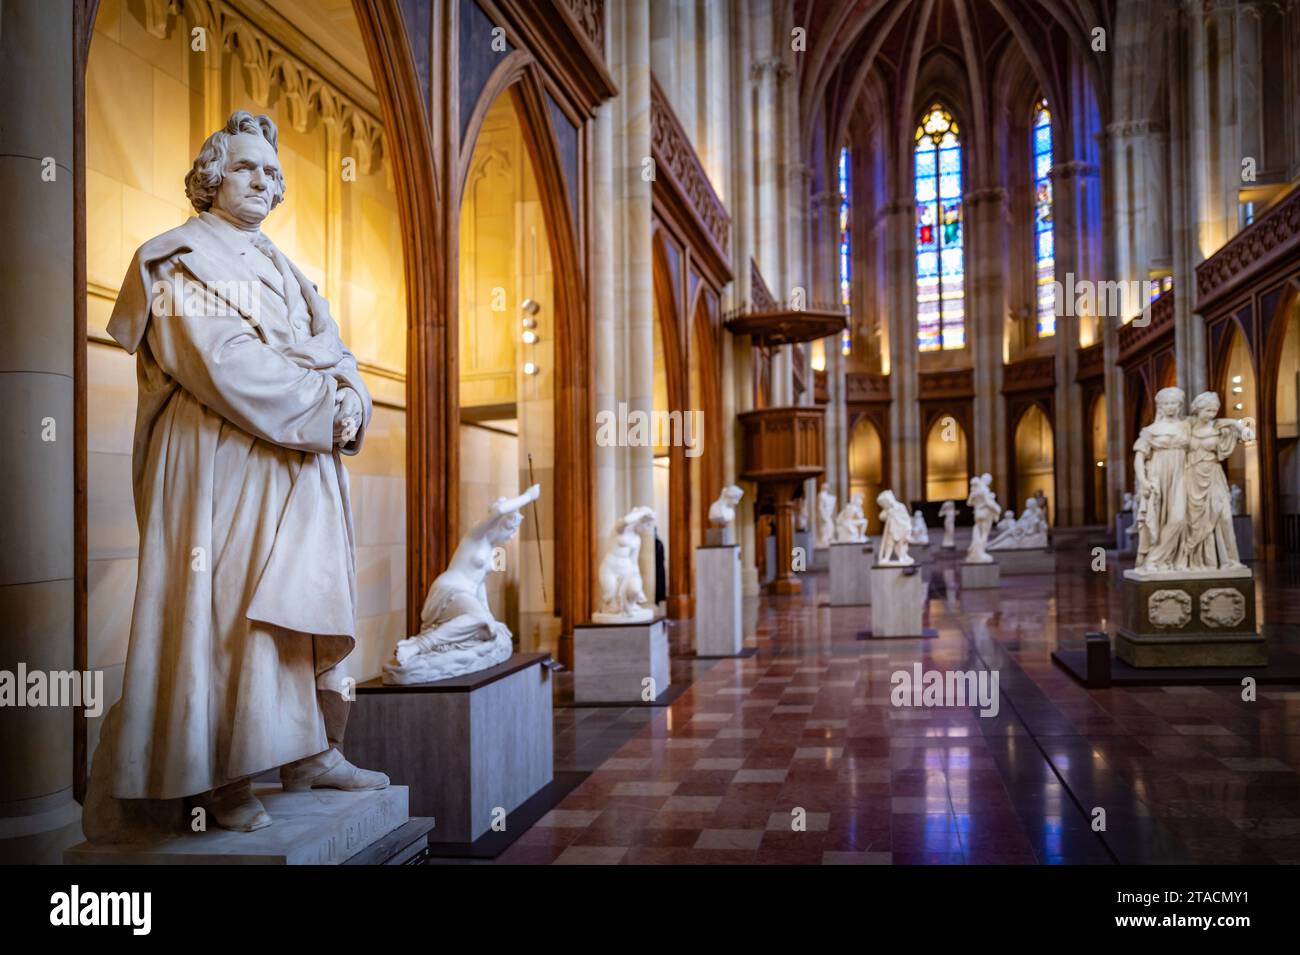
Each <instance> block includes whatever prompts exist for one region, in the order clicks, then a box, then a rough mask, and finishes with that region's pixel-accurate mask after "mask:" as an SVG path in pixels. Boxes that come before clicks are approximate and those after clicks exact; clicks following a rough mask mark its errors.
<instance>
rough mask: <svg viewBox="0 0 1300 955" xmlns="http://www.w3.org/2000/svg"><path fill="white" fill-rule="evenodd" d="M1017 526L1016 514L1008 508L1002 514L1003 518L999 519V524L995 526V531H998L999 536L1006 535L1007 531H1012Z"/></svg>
mask: <svg viewBox="0 0 1300 955" xmlns="http://www.w3.org/2000/svg"><path fill="white" fill-rule="evenodd" d="M1015 526H1016V512H1015V511H1013V510H1012V509H1011V508H1009V507H1008V508H1007V509H1006V510H1005V511H1003V512H1002V516H1001V517H1000V518H998V522H997V523H996V524H995V525H993V529H994V530H995V531H997V532H998V533H999V534H1002V533H1005V532H1006V531H1009V530H1011V528H1013V527H1015Z"/></svg>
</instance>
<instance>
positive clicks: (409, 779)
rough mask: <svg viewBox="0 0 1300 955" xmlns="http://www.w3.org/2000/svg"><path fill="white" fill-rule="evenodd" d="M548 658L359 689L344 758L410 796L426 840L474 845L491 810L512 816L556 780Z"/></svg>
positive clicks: (523, 656)
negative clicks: (429, 828) (426, 826)
mask: <svg viewBox="0 0 1300 955" xmlns="http://www.w3.org/2000/svg"><path fill="white" fill-rule="evenodd" d="M549 659H550V654H547V653H516V654H515V655H513V656H512V657H510V659H509V660H507V661H506V662H505V663H501V664H498V665H497V666H494V667H489V668H488V669H486V670H480V671H478V672H477V673H471V674H468V675H467V676H463V677H453V678H452V679H449V680H439V681H437V682H436V683H413V684H405V685H400V686H388V685H385V684H384V683H381V682H380V681H379V680H368V681H366V682H365V683H361V684H358V685H357V698H356V701H355V702H354V703H353V704H352V711H351V714H350V715H349V717H348V730H347V738H346V740H345V744H346V745H345V747H344V749H345V752H346V753H347V754H348V756H349V757H350V758H351V759H354V760H357V761H358V764H359V765H361V766H366V767H368V768H370V769H377V770H379V771H381V772H385V773H387V774H388V777H389V778H390V779H392V780H393V781H394V782H400V783H402V784H404V785H406V786H409V787H410V789H411V806H412V808H413V809H414V810H415V811H416V813H417V814H419V815H428V816H433V817H434V818H436V819H437V820H438V826H437V828H436V829H435V830H434V831H433V833H431V834H430V837H429V841H430V842H473V841H474V840H475V839H477V838H478V837H479V836H481V835H483V833H485V832H487V831H488V829H489V828H490V827H491V825H492V816H493V812H494V811H495V810H496V809H498V807H499V808H501V809H504V810H505V811H506V812H511V811H512V810H514V809H515V808H516V807H518V806H519V805H520V804H521V803H523V802H524V801H525V800H527V799H528V798H529V797H530V796H532V795H533V794H534V793H536V792H537V791H538V790H539V789H541V788H542V787H543V786H545V785H546V784H547V783H549V782H550V781H551V776H552V770H553V764H554V760H553V758H552V756H553V747H552V720H551V678H550V673H551V671H550V670H549V669H548V668H547V667H546V666H544V665H543V664H544V663H546V661H548V660H549Z"/></svg>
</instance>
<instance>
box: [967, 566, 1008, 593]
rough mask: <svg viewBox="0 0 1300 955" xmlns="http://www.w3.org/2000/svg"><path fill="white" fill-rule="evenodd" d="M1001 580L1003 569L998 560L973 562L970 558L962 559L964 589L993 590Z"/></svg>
mask: <svg viewBox="0 0 1300 955" xmlns="http://www.w3.org/2000/svg"><path fill="white" fill-rule="evenodd" d="M1001 580H1002V577H1001V571H1000V570H999V568H998V562H997V561H996V560H994V561H990V562H989V563H987V564H973V563H971V562H970V561H968V560H966V561H962V564H961V589H962V590H991V589H993V588H995V587H997V586H998V584H1000V583H1001Z"/></svg>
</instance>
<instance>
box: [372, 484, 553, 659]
mask: <svg viewBox="0 0 1300 955" xmlns="http://www.w3.org/2000/svg"><path fill="white" fill-rule="evenodd" d="M540 493H541V486H540V485H537V484H534V485H533V486H532V487H530V488H529V489H528V490H527V491H525V492H524V493H523V494H521V495H519V496H518V497H515V498H505V497H501V498H497V499H496V500H495V501H494V502H493V503H492V506H491V507H489V508H488V513H487V516H486V517H485V518H484V519H483V520H481V521H479V522H478V523H477V524H475V525H474V526H473V527H471V528H470V529H469V531H468V532H467V533H466V534H465V536H464V537H462V538H461V541H460V545H459V546H458V547H457V548H456V553H454V554H453V555H452V557H451V563H450V564H448V565H447V569H446V570H445V571H443V572H442V573H441V574H439V575H438V577H437V579H436V580H434V582H433V585H432V586H431V587H430V588H429V594H428V596H427V597H425V599H424V607H423V609H422V610H421V611H420V632H419V633H418V634H416V635H415V636H413V637H407V638H406V639H405V640H399V641H398V642H397V648H396V650H395V651H394V654H393V658H392V659H391V660H390V661H389V662H388V663H387V664H385V666H384V673H383V680H384V682H385V683H390V684H391V683H397V684H407V683H432V682H434V681H436V680H446V679H449V678H450V677H454V676H464V675H465V674H467V673H474V672H476V671H478V670H486V669H487V668H488V667H491V666H496V665H497V664H498V663H504V662H505V661H506V660H508V659H510V654H511V653H513V652H514V639H513V637H512V635H511V633H510V628H509V627H507V626H506V625H505V624H504V623H501V622H500V621H498V620H497V619H496V617H494V616H493V615H492V610H491V608H490V607H489V606H488V601H487V588H486V585H485V581H486V579H487V574H488V571H490V570H491V569H492V555H493V552H494V551H495V550H496V548H498V547H501V546H503V545H504V544H505V543H506V542H507V541H509V540H510V538H512V537H514V536H515V532H516V531H518V530H519V525H520V524H521V523H522V522H523V519H524V518H523V508H524V507H525V506H526V505H528V504H530V503H531V502H533V501H535V500H537V497H538V495H539V494H540Z"/></svg>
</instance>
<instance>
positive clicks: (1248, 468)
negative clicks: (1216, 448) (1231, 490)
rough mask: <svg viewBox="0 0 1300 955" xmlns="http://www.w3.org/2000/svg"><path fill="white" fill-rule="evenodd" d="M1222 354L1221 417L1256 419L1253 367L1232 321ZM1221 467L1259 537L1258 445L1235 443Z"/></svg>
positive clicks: (1237, 329)
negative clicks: (1240, 494)
mask: <svg viewBox="0 0 1300 955" xmlns="http://www.w3.org/2000/svg"><path fill="white" fill-rule="evenodd" d="M1224 355H1225V358H1224V362H1223V365H1222V368H1223V381H1222V382H1220V383H1218V386H1217V388H1216V390H1217V391H1218V392H1219V394H1220V396H1221V398H1222V407H1221V409H1220V411H1219V413H1220V414H1221V415H1223V416H1224V417H1225V418H1252V419H1257V418H1258V415H1259V407H1258V399H1257V395H1258V391H1257V387H1256V379H1255V366H1254V362H1252V361H1251V357H1250V349H1249V348H1248V347H1247V345H1246V338H1245V336H1244V335H1242V333H1241V329H1240V328H1238V327H1237V324H1236V322H1233V324H1232V332H1231V334H1230V336H1229V340H1228V342H1227V343H1226V345H1225V352H1224ZM1279 383H1280V382H1279ZM1193 397H1195V396H1194V395H1188V399H1189V400H1190V399H1191V398H1193ZM1224 466H1225V468H1226V470H1227V472H1228V485H1229V486H1230V487H1231V486H1232V485H1234V484H1235V485H1237V486H1238V487H1240V488H1241V489H1242V492H1243V496H1242V500H1243V502H1244V506H1245V510H1246V513H1247V514H1249V515H1250V516H1251V523H1252V525H1253V530H1254V534H1255V537H1256V538H1257V539H1259V538H1261V527H1260V520H1261V516H1262V513H1263V509H1262V507H1261V497H1260V495H1261V493H1262V491H1263V488H1262V487H1261V485H1260V473H1259V445H1258V444H1257V443H1255V442H1253V441H1252V442H1250V443H1249V444H1246V443H1243V442H1238V443H1237V446H1236V448H1234V449H1233V452H1232V454H1230V455H1229V456H1228V459H1227V460H1226V461H1224Z"/></svg>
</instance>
